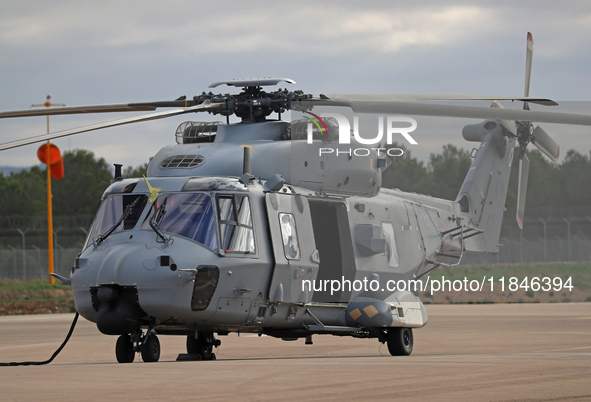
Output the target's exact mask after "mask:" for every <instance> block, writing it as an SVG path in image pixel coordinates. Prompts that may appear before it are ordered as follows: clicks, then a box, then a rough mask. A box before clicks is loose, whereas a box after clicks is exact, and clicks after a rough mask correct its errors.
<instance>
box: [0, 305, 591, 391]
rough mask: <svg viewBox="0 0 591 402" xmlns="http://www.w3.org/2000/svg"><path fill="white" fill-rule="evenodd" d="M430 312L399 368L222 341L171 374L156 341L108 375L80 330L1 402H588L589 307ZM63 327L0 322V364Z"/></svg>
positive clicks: (328, 339)
mask: <svg viewBox="0 0 591 402" xmlns="http://www.w3.org/2000/svg"><path fill="white" fill-rule="evenodd" d="M427 311H428V313H429V323H428V324H427V326H426V327H425V328H421V329H417V330H415V331H414V335H415V339H414V340H415V345H414V352H413V353H412V355H411V356H408V357H391V356H390V355H389V354H388V350H387V347H386V346H385V345H381V344H380V343H379V342H378V341H377V340H375V339H371V340H365V339H353V338H340V337H334V336H328V335H324V336H315V337H314V345H305V344H304V340H303V339H302V340H298V341H294V342H284V341H281V340H278V339H274V338H269V337H258V336H253V335H248V334H242V335H240V336H239V337H238V336H237V335H236V334H231V335H230V336H226V337H220V339H221V340H222V346H221V347H220V348H219V350H218V351H217V356H218V360H216V361H196V362H176V361H175V359H176V357H177V355H178V354H179V353H184V352H185V351H184V343H185V339H184V337H175V336H161V337H160V342H161V347H162V353H161V357H160V361H159V362H158V363H143V362H142V361H141V358H140V356H137V357H136V361H135V362H134V363H131V364H119V363H117V361H116V358H115V351H114V349H115V341H116V337H113V336H105V335H102V334H100V333H99V331H98V330H97V329H96V327H95V326H94V324H92V323H90V322H88V321H85V320H84V319H80V321H79V322H78V325H77V327H76V329H75V331H74V334H73V336H72V338H71V339H70V342H69V343H68V345H67V346H66V347H65V349H64V350H63V351H62V353H61V354H60V355H59V356H58V357H57V358H56V359H55V360H54V362H53V363H51V364H49V365H46V366H37V367H35V366H27V367H0V400H1V401H9V400H62V401H65V400H77V401H79V400H139V399H141V400H164V399H166V400H196V399H206V400H227V399H239V400H277V399H290V400H291V399H296V398H297V399H304V398H305V399H312V400H318V399H322V400H337V399H338V400H344V399H359V398H363V399H369V398H371V399H392V398H398V399H417V400H418V399H421V400H424V399H436V400H452V399H453V400H457V399H464V400H563V399H578V400H591V303H572V304H571V303H563V304H554V303H552V304H490V305H427ZM72 318H73V315H72V314H63V315H39V316H9V317H0V361H2V362H11V361H27V360H45V359H47V358H49V356H51V354H52V353H53V352H54V351H55V349H57V347H58V346H59V344H60V343H61V342H62V340H63V338H64V337H65V335H66V333H67V331H68V328H69V325H70V322H71V320H72ZM115 398H116V399H115Z"/></svg>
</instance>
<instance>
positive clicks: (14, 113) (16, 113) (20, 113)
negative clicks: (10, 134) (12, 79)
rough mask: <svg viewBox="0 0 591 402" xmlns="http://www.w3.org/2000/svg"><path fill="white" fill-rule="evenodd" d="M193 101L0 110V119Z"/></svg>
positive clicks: (179, 101)
mask: <svg viewBox="0 0 591 402" xmlns="http://www.w3.org/2000/svg"><path fill="white" fill-rule="evenodd" d="M191 106H195V101H193V100H185V99H183V98H179V99H177V100H173V101H159V102H141V103H119V104H112V105H87V106H64V107H48V108H38V109H23V110H11V111H6V112H0V119H3V118H9V117H32V116H57V115H66V114H90V113H117V112H146V111H149V110H156V109H157V108H159V107H191Z"/></svg>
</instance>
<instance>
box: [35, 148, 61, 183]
mask: <svg viewBox="0 0 591 402" xmlns="http://www.w3.org/2000/svg"><path fill="white" fill-rule="evenodd" d="M37 158H39V160H40V161H41V163H45V164H47V144H44V145H41V146H40V147H39V149H38V150H37ZM49 164H50V165H51V177H53V178H54V179H63V178H64V160H63V159H62V154H61V152H60V150H59V148H58V147H56V146H55V145H53V144H49Z"/></svg>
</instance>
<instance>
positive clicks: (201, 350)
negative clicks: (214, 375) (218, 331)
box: [187, 332, 222, 360]
mask: <svg viewBox="0 0 591 402" xmlns="http://www.w3.org/2000/svg"><path fill="white" fill-rule="evenodd" d="M198 335H199V336H198V337H197V338H195V336H194V335H187V354H188V356H191V357H192V359H193V360H215V359H216V357H215V353H214V352H213V348H214V347H216V348H217V347H218V346H220V345H221V343H222V342H221V341H220V340H219V339H216V338H215V337H214V336H213V332H199V334H198Z"/></svg>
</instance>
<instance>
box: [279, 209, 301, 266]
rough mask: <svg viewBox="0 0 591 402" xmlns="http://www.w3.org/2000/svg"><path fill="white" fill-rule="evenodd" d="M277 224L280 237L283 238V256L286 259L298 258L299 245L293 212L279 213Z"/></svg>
mask: <svg viewBox="0 0 591 402" xmlns="http://www.w3.org/2000/svg"><path fill="white" fill-rule="evenodd" d="M279 226H280V227H281V238H282V240H283V251H284V253H285V258H286V259H288V260H299V259H300V245H299V242H298V233H297V230H296V223H295V218H294V216H293V214H287V213H280V214H279Z"/></svg>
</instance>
